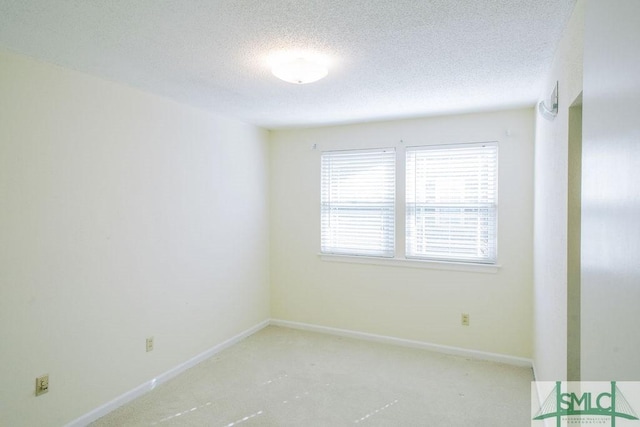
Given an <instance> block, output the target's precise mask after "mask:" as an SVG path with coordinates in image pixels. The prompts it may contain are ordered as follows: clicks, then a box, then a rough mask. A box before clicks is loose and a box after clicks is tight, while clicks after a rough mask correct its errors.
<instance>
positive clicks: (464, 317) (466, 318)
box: [462, 313, 469, 326]
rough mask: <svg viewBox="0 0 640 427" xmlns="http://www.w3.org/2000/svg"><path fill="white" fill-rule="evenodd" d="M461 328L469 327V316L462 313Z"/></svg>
mask: <svg viewBox="0 0 640 427" xmlns="http://www.w3.org/2000/svg"><path fill="white" fill-rule="evenodd" d="M462 326H469V314H468V313H462Z"/></svg>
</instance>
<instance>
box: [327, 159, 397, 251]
mask: <svg viewBox="0 0 640 427" xmlns="http://www.w3.org/2000/svg"><path fill="white" fill-rule="evenodd" d="M395 159H396V156H395V150H394V149H383V150H367V151H362V150H357V151H332V152H325V153H322V165H321V172H322V177H321V186H322V188H321V230H322V231H321V251H322V252H323V253H331V254H344V255H361V256H362V255H366V256H380V257H393V256H394V246H395V173H396V171H395Z"/></svg>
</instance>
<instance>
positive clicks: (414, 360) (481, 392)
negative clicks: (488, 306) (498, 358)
mask: <svg viewBox="0 0 640 427" xmlns="http://www.w3.org/2000/svg"><path fill="white" fill-rule="evenodd" d="M531 381H532V372H531V369H529V368H521V367H514V366H510V365H505V364H500V363H493V362H486V361H478V360H472V359H466V358H463V357H457V356H449V355H443V354H439V353H434V352H430V351H426V350H420V349H412V348H405V347H399V346H393V345H387V344H379V343H373V342H368V341H360V340H355V339H350V338H341V337H336V336H330V335H324V334H319V333H313V332H306V331H299V330H293V329H287V328H280V327H274V326H270V327H267V328H265V329H263V330H261V331H260V332H258V333H256V334H254V335H252V336H251V337H249V338H247V339H245V340H243V341H241V342H240V343H238V344H236V345H234V346H233V347H231V348H229V349H227V350H224V351H222V352H220V353H218V354H217V355H215V356H214V357H212V358H210V359H208V360H206V361H204V362H203V363H201V364H199V365H198V366H196V367H194V368H192V369H189V370H188V371H186V372H185V373H183V374H181V375H180V376H178V377H176V378H174V379H172V380H170V381H168V382H166V383H164V384H162V385H161V386H159V387H157V388H156V389H154V390H153V391H151V392H150V393H148V394H146V395H144V396H142V397H140V398H138V399H137V400H135V401H133V402H131V403H129V404H127V405H125V406H123V407H121V408H119V409H117V410H115V411H114V412H112V413H110V414H108V415H107V416H105V417H103V418H101V419H99V420H97V421H96V422H95V423H93V424H91V425H92V426H94V427H102V426H167V427H168V426H215V427H217V426H220V427H224V426H226V427H236V426H237V427H249V426H296V427H299V426H436V427H439V426H442V427H449V426H451V427H458V426H460V427H462V426H465V427H466V426H469V427H500V426H505V427H518V426H530V425H531V421H530V420H531V418H530V382H531Z"/></svg>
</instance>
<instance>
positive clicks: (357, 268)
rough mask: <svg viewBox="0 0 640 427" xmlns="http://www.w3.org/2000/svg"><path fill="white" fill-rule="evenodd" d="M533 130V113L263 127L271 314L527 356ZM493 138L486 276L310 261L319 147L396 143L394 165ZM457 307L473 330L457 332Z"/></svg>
mask: <svg viewBox="0 0 640 427" xmlns="http://www.w3.org/2000/svg"><path fill="white" fill-rule="evenodd" d="M533 128H534V113H533V110H532V109H522V110H513V111H503V112H493V113H483V114H470V115H461V116H450V117H435V118H428V119H419V120H405V121H393V122H380V123H370V124H361V125H349V126H339V127H327V128H315V129H302V130H295V129H294V130H281V131H274V132H272V133H271V135H270V155H271V168H270V171H271V172H270V173H271V176H270V179H271V238H270V240H271V291H272V298H271V301H272V305H271V310H272V317H274V318H278V319H283V320H289V321H296V322H304V323H311V324H316V325H321V326H329V327H335V328H342V329H349V330H355V331H361V332H367V333H374V334H379V335H387V336H392V337H397V338H404V339H410V340H417V341H423V342H429V343H435V344H440V345H448V346H456V347H461V348H467V349H473V350H479V351H486V352H493V353H501V354H506V355H512V356H519V357H526V358H528V357H530V356H531V335H532V330H531V326H532V322H531V321H532V307H531V293H532V247H533V243H532V235H533V226H532V213H533V205H532V202H533ZM507 130H509V131H510V133H509V135H510V136H507V135H506V131H507ZM401 140H402V141H403V142H400V141H401ZM493 140H497V141H499V144H500V145H499V150H500V167H499V168H500V172H499V173H500V175H499V199H500V202H499V264H501V265H502V267H501V268H500V269H499V271H498V272H497V273H496V274H489V273H478V272H468V271H445V270H436V269H420V268H407V267H397V266H388V265H362V264H352V263H338V262H329V261H323V260H321V259H320V257H319V256H318V252H319V249H320V243H319V236H320V218H319V216H320V153H321V151H323V150H336V149H353V148H367V147H391V146H394V147H397V150H398V153H399V157H398V158H399V159H402V158H403V157H402V154H403V151H402V150H403V146H404V145H422V144H445V143H461V142H474V141H493ZM314 144H315V145H316V146H317V150H313V146H314ZM400 164H401V163H400ZM403 191H404V184H403V183H402V182H400V183H399V186H398V192H399V193H400V194H402V192H403ZM400 246H402V245H400ZM462 312H465V313H469V314H470V318H471V326H469V327H463V326H461V324H460V314H461V313H462Z"/></svg>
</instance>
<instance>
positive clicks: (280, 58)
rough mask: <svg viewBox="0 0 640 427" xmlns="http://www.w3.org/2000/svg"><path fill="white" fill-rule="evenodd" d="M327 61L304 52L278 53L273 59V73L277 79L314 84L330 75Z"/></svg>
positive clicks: (320, 56)
mask: <svg viewBox="0 0 640 427" xmlns="http://www.w3.org/2000/svg"><path fill="white" fill-rule="evenodd" d="M327 62H328V61H327V59H326V58H325V57H324V56H322V55H318V54H310V53H303V52H289V53H278V54H274V55H272V57H271V60H270V63H271V72H272V73H273V75H274V76H276V77H277V78H279V79H281V80H284V81H285V82H289V83H294V84H306V83H313V82H315V81H318V80H320V79H321V78H323V77H325V76H326V75H327V74H328V73H329V69H328V68H327Z"/></svg>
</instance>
